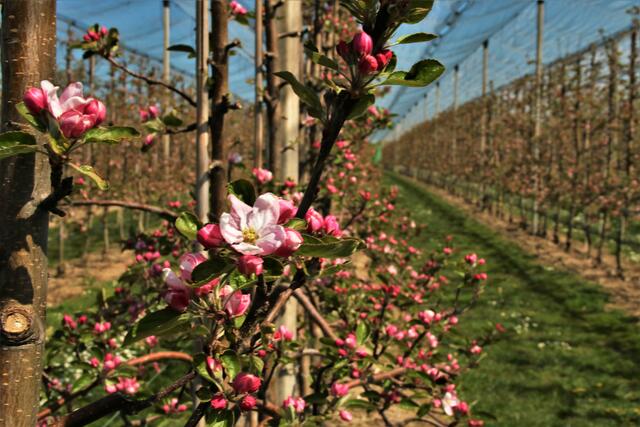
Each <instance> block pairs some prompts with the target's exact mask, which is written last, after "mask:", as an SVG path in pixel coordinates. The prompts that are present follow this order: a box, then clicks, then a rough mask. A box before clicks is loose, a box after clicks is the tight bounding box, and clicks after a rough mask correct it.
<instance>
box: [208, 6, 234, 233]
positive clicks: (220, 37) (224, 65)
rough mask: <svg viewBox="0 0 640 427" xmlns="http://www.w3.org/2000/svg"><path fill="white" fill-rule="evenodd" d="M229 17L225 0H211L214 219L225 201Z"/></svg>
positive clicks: (212, 214) (210, 213)
mask: <svg viewBox="0 0 640 427" xmlns="http://www.w3.org/2000/svg"><path fill="white" fill-rule="evenodd" d="M228 20H229V15H228V10H227V2H226V0H213V1H212V2H211V25H212V28H211V52H212V53H213V64H212V67H211V68H212V71H213V73H212V76H211V77H212V78H213V82H214V83H213V87H212V89H211V122H210V128H211V161H212V163H213V167H212V168H211V170H210V172H209V174H210V175H209V176H210V187H209V203H210V206H211V209H210V212H209V217H210V219H211V220H213V221H215V222H217V221H218V218H219V217H220V215H221V214H222V211H223V209H224V207H225V205H226V195H227V173H226V171H225V169H226V167H227V159H226V157H225V156H226V147H225V145H226V142H225V135H224V118H225V115H226V114H227V112H228V110H229V106H230V105H229V101H230V100H229V65H228V60H229V46H228V28H227V23H228Z"/></svg>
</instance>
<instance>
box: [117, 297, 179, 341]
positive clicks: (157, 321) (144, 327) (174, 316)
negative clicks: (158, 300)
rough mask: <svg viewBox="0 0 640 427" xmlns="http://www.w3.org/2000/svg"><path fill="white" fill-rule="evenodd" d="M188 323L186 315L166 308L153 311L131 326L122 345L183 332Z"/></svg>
mask: <svg viewBox="0 0 640 427" xmlns="http://www.w3.org/2000/svg"><path fill="white" fill-rule="evenodd" d="M188 323H189V317H188V315H187V314H186V313H181V312H179V311H175V310H173V309H171V308H168V307H167V308H165V309H163V310H159V311H154V312H153V313H149V314H147V315H146V316H144V317H143V318H142V319H140V320H139V321H138V322H136V324H135V325H133V327H132V328H131V329H130V330H129V332H128V333H127V336H126V337H125V338H124V343H123V345H125V346H127V345H130V344H132V343H134V342H136V341H139V340H141V339H144V338H147V337H150V336H151V335H155V336H162V335H167V334H170V333H172V332H177V331H179V330H183V329H184V326H185V325H187V324H188Z"/></svg>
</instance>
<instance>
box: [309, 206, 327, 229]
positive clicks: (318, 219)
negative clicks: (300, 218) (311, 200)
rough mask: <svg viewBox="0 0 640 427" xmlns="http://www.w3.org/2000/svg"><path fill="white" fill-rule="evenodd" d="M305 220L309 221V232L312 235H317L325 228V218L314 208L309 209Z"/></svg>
mask: <svg viewBox="0 0 640 427" xmlns="http://www.w3.org/2000/svg"><path fill="white" fill-rule="evenodd" d="M305 220H306V221H307V231H308V232H310V233H317V232H318V231H320V230H322V227H323V226H324V218H323V217H322V215H321V214H320V213H319V212H317V211H316V210H315V209H313V208H309V210H308V211H307V214H306V215H305Z"/></svg>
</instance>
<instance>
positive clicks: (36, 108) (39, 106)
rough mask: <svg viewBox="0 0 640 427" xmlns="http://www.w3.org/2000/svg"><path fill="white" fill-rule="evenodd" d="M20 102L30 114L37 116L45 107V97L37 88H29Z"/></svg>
mask: <svg viewBox="0 0 640 427" xmlns="http://www.w3.org/2000/svg"><path fill="white" fill-rule="evenodd" d="M22 100H23V101H24V105H26V106H27V109H28V110H29V112H31V114H38V113H40V111H42V110H43V109H45V108H46V107H47V96H46V95H45V94H44V92H43V91H42V89H39V88H37V87H32V88H29V89H28V90H27V91H26V92H25V94H24V96H23V97H22Z"/></svg>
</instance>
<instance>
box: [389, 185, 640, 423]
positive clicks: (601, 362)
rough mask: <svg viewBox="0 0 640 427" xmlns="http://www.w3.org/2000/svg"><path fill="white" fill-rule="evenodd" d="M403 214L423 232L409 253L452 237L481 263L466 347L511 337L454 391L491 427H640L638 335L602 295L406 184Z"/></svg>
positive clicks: (639, 329)
mask: <svg viewBox="0 0 640 427" xmlns="http://www.w3.org/2000/svg"><path fill="white" fill-rule="evenodd" d="M386 182H387V183H388V184H396V185H398V186H399V187H400V189H401V191H400V196H399V197H400V199H399V204H400V205H401V206H403V207H405V208H410V209H412V211H413V214H414V218H415V219H416V221H418V222H421V223H424V224H427V225H428V229H427V233H426V234H427V235H430V237H433V239H431V238H430V239H425V238H419V239H417V240H416V241H414V242H412V243H413V244H414V245H415V246H420V247H422V248H423V249H428V248H429V247H430V245H433V244H436V243H438V242H441V241H442V238H443V237H445V236H446V235H449V234H451V235H453V236H454V243H455V247H456V250H457V251H459V252H460V253H466V252H467V251H469V252H470V251H473V252H477V253H478V254H479V255H481V256H482V257H484V258H486V259H487V272H488V273H489V283H488V285H487V287H486V291H485V293H484V295H483V297H482V299H481V301H480V303H479V305H477V306H476V308H475V309H474V310H473V311H472V312H471V313H470V314H469V315H468V316H467V317H466V318H464V319H462V321H461V328H460V329H461V330H462V329H465V330H466V331H467V332H466V333H468V334H469V336H470V337H473V336H475V335H478V334H480V333H482V331H484V330H486V328H487V324H488V323H490V322H501V323H503V324H504V325H505V326H507V327H508V328H509V329H510V332H509V335H508V339H505V340H502V341H500V342H497V343H495V344H493V345H491V346H490V347H489V348H487V351H488V356H487V357H486V358H485V359H484V360H483V361H482V362H481V366H480V367H479V368H477V369H475V370H472V371H470V372H469V373H467V374H465V375H464V376H463V378H462V380H461V382H460V389H461V393H462V395H463V397H464V398H465V399H467V400H468V401H470V402H474V401H477V404H476V405H475V406H474V408H473V409H474V411H475V412H476V413H478V412H486V413H490V414H492V415H494V416H495V417H496V419H497V420H495V421H494V420H491V419H490V418H488V417H485V420H486V421H487V425H490V426H493V425H495V426H505V427H514V426H527V427H528V426H545V427H546V426H632V425H633V426H635V425H640V325H639V323H638V320H637V319H633V318H630V317H628V316H626V315H624V314H623V313H620V312H618V311H611V310H605V304H606V303H607V295H606V294H605V293H604V292H603V291H602V289H601V288H600V287H599V286H598V285H596V284H593V283H590V282H588V281H586V280H584V279H582V278H580V277H578V276H577V275H575V274H571V273H569V272H566V271H560V270H556V269H552V268H545V267H543V266H542V265H540V264H538V263H537V262H536V258H535V256H533V255H530V254H528V253H525V252H524V251H522V250H521V249H520V248H519V247H518V246H517V245H515V244H514V243H511V242H508V241H507V240H506V239H504V238H502V237H501V236H499V235H498V234H497V233H495V232H493V231H491V230H489V229H488V228H487V227H484V226H482V225H481V224H479V223H478V222H476V221H474V220H473V219H471V218H470V217H469V216H467V215H466V214H464V213H463V212H462V211H460V210H458V209H456V208H454V207H452V206H450V205H448V204H446V203H445V202H444V201H443V200H442V199H440V198H438V197H436V196H434V195H433V194H431V193H429V192H428V191H425V189H424V188H423V187H422V186H420V185H419V184H418V185H416V184H414V183H412V182H410V181H408V180H406V179H404V178H400V177H397V176H388V177H387V179H386Z"/></svg>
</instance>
